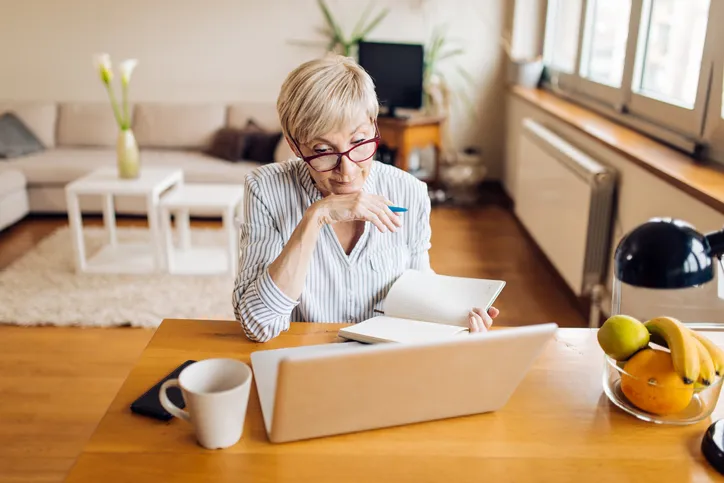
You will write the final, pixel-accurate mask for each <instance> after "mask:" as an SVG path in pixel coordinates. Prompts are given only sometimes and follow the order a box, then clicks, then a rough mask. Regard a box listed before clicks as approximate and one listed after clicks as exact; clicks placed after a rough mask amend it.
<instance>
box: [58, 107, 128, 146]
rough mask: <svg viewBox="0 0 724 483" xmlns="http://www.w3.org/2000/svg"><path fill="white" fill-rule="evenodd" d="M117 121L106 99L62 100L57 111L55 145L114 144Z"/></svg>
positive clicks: (116, 134) (116, 133)
mask: <svg viewBox="0 0 724 483" xmlns="http://www.w3.org/2000/svg"><path fill="white" fill-rule="evenodd" d="M117 137H118V124H117V123H116V118H115V116H114V115H113V108H112V107H111V105H110V103H108V102H104V103H101V102H98V103H90V102H86V103H82V102H74V103H65V104H61V105H60V109H59V111H58V143H57V144H58V146H61V147H115V145H116V138H117Z"/></svg>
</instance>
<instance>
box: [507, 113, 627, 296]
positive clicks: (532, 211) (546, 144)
mask: <svg viewBox="0 0 724 483" xmlns="http://www.w3.org/2000/svg"><path fill="white" fill-rule="evenodd" d="M520 132H521V134H520V138H519V139H518V143H519V146H518V156H517V174H516V180H515V183H516V187H515V213H516V216H517V217H518V219H520V221H521V223H522V224H523V225H524V226H525V228H526V230H527V231H528V232H529V233H530V235H531V236H532V237H533V239H534V240H535V241H536V243H537V244H538V245H539V246H540V248H541V250H542V251H543V252H544V253H545V255H546V256H547V257H548V259H549V260H550V262H551V263H552V264H553V265H554V266H555V267H556V269H557V270H558V272H559V273H560V274H561V276H562V277H563V279H564V280H565V281H566V282H567V283H568V285H569V286H570V288H571V289H572V290H573V291H574V293H575V294H576V295H579V296H588V295H590V294H591V292H592V290H593V288H594V287H595V286H596V285H599V284H601V283H603V281H604V279H605V277H604V275H605V274H604V271H605V270H606V268H607V259H608V256H609V253H610V247H611V239H610V233H611V226H612V213H613V201H614V188H615V173H614V171H613V170H611V169H610V168H607V167H606V166H603V165H602V164H600V163H598V162H597V161H595V160H594V159H592V158H591V157H590V156H588V155H587V154H585V153H584V152H582V151H580V150H579V149H577V148H576V147H574V146H572V145H571V144H569V143H568V142H567V141H566V140H564V139H563V138H561V137H560V136H558V135H557V134H555V133H554V132H552V131H550V130H549V129H547V128H546V127H544V126H543V125H541V124H539V123H537V122H536V121H534V120H532V119H528V118H526V119H524V120H523V126H522V129H521V131H520Z"/></svg>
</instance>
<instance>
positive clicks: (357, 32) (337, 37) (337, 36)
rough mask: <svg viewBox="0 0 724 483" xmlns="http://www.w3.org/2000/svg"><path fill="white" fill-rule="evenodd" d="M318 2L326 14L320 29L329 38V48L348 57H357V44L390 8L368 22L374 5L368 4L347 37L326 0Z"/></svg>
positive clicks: (318, 0)
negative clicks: (324, 23) (323, 24)
mask: <svg viewBox="0 0 724 483" xmlns="http://www.w3.org/2000/svg"><path fill="white" fill-rule="evenodd" d="M317 3H318V4H319V8H320V9H321V10H322V15H323V16H324V20H325V22H326V25H325V26H324V27H322V28H321V29H320V31H321V33H322V34H323V35H324V36H325V37H327V38H328V39H329V43H328V44H327V50H328V51H332V52H337V53H338V54H341V55H344V56H347V57H356V55H357V46H358V45H359V43H360V42H361V41H363V40H364V39H365V37H367V35H369V34H370V32H372V30H374V29H375V28H376V27H377V26H378V25H379V24H380V22H382V20H383V19H384V18H385V17H386V16H387V14H388V13H389V9H384V10H382V11H381V12H380V13H378V14H377V16H375V17H374V18H373V19H372V20H371V21H369V22H368V21H367V20H368V19H369V17H370V15H371V14H372V10H373V8H374V5H373V4H369V5H367V8H366V9H365V11H364V12H363V13H362V16H361V17H360V18H359V20H358V21H357V24H356V25H355V26H354V29H352V33H351V34H350V35H349V37H347V36H346V35H345V34H344V32H343V31H342V28H341V27H340V25H339V22H337V20H335V18H334V15H332V11H331V10H330V8H329V6H328V5H327V4H326V3H325V2H324V0H317Z"/></svg>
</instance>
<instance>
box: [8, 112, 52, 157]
mask: <svg viewBox="0 0 724 483" xmlns="http://www.w3.org/2000/svg"><path fill="white" fill-rule="evenodd" d="M6 112H14V113H15V114H16V115H17V116H18V117H19V118H20V120H21V121H23V124H25V125H26V126H27V127H28V129H30V130H31V131H32V132H33V134H35V136H36V137H37V138H38V139H39V140H40V142H41V143H43V146H45V147H46V148H52V147H54V146H55V127H56V121H57V117H58V107H57V106H56V105H55V104H53V103H39V102H22V101H19V102H0V114H4V113H6Z"/></svg>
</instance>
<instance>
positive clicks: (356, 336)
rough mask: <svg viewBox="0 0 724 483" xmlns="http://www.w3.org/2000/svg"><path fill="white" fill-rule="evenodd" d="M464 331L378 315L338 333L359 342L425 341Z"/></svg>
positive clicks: (458, 328)
mask: <svg viewBox="0 0 724 483" xmlns="http://www.w3.org/2000/svg"><path fill="white" fill-rule="evenodd" d="M464 332H465V329H464V328H462V327H456V326H451V325H442V324H432V323H430V322H419V321H414V320H409V319H398V318H395V317H387V316H378V317H373V318H371V319H367V320H365V321H364V322H360V323H359V324H355V325H353V326H350V327H345V328H344V329H341V330H340V331H339V335H340V336H342V337H345V338H348V339H352V340H357V341H360V342H367V343H376V342H402V343H412V342H427V341H432V340H440V339H442V338H445V337H452V336H456V335H458V334H462V333H464Z"/></svg>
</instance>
